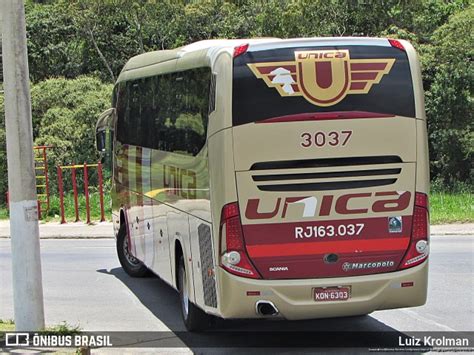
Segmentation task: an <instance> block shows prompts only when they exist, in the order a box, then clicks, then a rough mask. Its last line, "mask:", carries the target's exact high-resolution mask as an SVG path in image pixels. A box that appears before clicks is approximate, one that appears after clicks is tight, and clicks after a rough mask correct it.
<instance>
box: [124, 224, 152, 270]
mask: <svg viewBox="0 0 474 355" xmlns="http://www.w3.org/2000/svg"><path fill="white" fill-rule="evenodd" d="M117 254H118V258H119V261H120V265H122V268H123V269H124V270H125V272H126V273H127V274H129V275H130V276H132V277H144V276H147V275H148V274H149V270H148V268H147V267H146V266H145V265H144V264H143V263H142V262H141V261H140V260H138V259H136V258H135V257H134V256H133V255H132V254H130V252H129V250H128V236H127V231H126V228H125V224H122V225H121V226H120V230H119V232H118V235H117Z"/></svg>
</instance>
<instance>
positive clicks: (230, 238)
mask: <svg viewBox="0 0 474 355" xmlns="http://www.w3.org/2000/svg"><path fill="white" fill-rule="evenodd" d="M220 255H221V260H220V265H221V267H223V268H224V269H225V270H227V271H228V272H230V273H231V274H234V275H237V276H241V277H248V278H252V279H260V278H261V277H260V275H259V274H258V272H257V270H256V269H255V267H254V266H253V265H252V262H251V261H250V258H249V256H248V255H247V251H246V250H245V242H244V236H243V233H242V224H241V223H240V213H239V205H238V204H237V202H233V203H229V204H227V205H225V206H224V207H223V208H222V213H221V224H220Z"/></svg>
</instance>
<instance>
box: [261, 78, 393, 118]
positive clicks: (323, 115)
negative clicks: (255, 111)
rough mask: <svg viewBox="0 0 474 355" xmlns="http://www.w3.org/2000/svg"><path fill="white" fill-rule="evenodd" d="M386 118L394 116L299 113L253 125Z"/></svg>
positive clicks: (360, 113) (361, 112)
mask: <svg viewBox="0 0 474 355" xmlns="http://www.w3.org/2000/svg"><path fill="white" fill-rule="evenodd" d="M364 85H365V83H364ZM351 88H352V86H351ZM386 117H395V115H392V114H387V113H378V112H366V111H334V112H310V113H299V114H296V115H287V116H278V117H273V118H268V119H266V120H262V121H257V122H255V123H276V122H296V121H323V120H338V119H355V118H386Z"/></svg>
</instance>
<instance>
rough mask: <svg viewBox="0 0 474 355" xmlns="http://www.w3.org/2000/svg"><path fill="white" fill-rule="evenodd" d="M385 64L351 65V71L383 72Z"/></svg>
mask: <svg viewBox="0 0 474 355" xmlns="http://www.w3.org/2000/svg"><path fill="white" fill-rule="evenodd" d="M386 66H387V63H351V71H352V70H384V69H385V67H386Z"/></svg>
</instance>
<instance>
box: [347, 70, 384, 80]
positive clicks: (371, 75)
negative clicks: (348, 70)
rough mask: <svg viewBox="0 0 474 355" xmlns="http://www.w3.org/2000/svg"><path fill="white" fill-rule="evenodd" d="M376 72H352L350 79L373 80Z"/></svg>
mask: <svg viewBox="0 0 474 355" xmlns="http://www.w3.org/2000/svg"><path fill="white" fill-rule="evenodd" d="M377 74H378V72H365V73H364V72H362V73H352V74H351V80H375V79H376V78H377Z"/></svg>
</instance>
